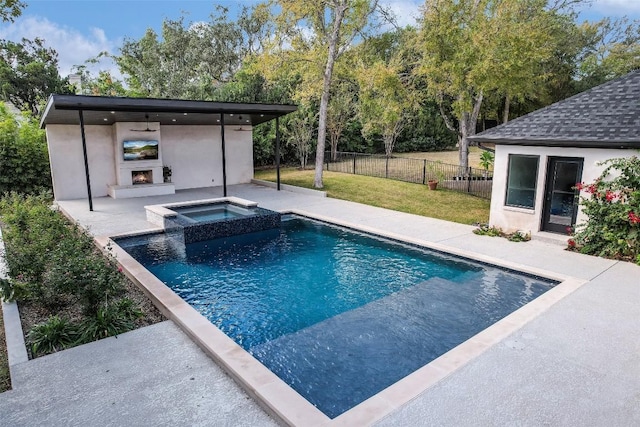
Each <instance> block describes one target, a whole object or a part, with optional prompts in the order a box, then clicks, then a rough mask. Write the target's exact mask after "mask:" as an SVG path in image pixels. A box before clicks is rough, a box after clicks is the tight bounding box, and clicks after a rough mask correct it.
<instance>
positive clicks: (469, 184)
mask: <svg viewBox="0 0 640 427" xmlns="http://www.w3.org/2000/svg"><path fill="white" fill-rule="evenodd" d="M471 173H472V171H471V166H469V174H468V178H467V181H468V183H467V193H471Z"/></svg>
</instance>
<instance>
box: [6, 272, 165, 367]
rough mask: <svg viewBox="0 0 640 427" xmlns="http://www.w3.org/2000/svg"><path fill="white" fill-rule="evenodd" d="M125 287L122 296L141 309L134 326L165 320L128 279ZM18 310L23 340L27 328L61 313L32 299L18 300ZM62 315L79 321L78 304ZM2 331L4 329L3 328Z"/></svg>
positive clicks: (31, 357)
mask: <svg viewBox="0 0 640 427" xmlns="http://www.w3.org/2000/svg"><path fill="white" fill-rule="evenodd" d="M124 283H125V288H126V292H125V294H124V295H123V297H127V298H129V299H131V300H133V301H134V302H135V303H136V305H137V306H138V307H139V308H140V310H142V312H143V314H144V315H143V316H142V317H140V318H139V319H136V321H135V328H134V329H139V328H143V327H145V326H150V325H153V324H155V323H159V322H162V321H164V320H167V318H166V317H165V316H164V315H162V313H160V311H159V310H158V309H157V308H156V306H155V305H153V303H152V302H151V301H150V300H149V298H148V297H147V296H146V295H145V294H144V293H143V292H142V290H140V288H138V286H136V285H135V284H134V283H133V282H131V281H130V280H128V279H127V280H125V282H124ZM18 310H19V311H20V321H21V323H22V332H23V333H24V335H25V342H26V340H27V337H26V335H27V333H28V332H29V330H30V329H31V328H32V327H33V326H34V325H37V324H38V323H42V322H45V321H46V320H47V319H48V318H49V317H50V316H53V315H56V314H58V315H60V314H61V313H55V312H51V311H49V310H47V309H46V308H44V307H42V306H40V305H39V304H37V303H35V302H33V301H26V302H19V303H18ZM63 316H64V317H66V318H67V319H69V320H71V321H73V322H75V321H79V320H80V319H82V318H83V316H82V313H81V306H80V304H73V305H69V306H68V308H67V309H66V310H65V312H64V314H63ZM3 331H4V330H3ZM27 353H28V354H29V359H33V358H34V357H33V355H32V354H31V349H30V348H29V345H27Z"/></svg>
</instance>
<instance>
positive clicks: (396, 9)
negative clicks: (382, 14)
mask: <svg viewBox="0 0 640 427" xmlns="http://www.w3.org/2000/svg"><path fill="white" fill-rule="evenodd" d="M423 4H424V1H415V0H391V1H383V2H381V5H382V7H384V8H386V9H389V10H391V12H393V14H394V15H395V18H396V23H397V24H398V26H399V27H406V26H407V25H412V26H414V27H415V26H416V19H417V18H418V17H419V16H420V7H421V6H422V5H423Z"/></svg>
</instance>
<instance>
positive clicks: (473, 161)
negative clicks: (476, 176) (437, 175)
mask: <svg viewBox="0 0 640 427" xmlns="http://www.w3.org/2000/svg"><path fill="white" fill-rule="evenodd" d="M481 154H482V150H481V149H480V148H479V147H469V166H471V167H473V168H478V169H482V166H480V155H481ZM393 155H394V156H396V157H409V158H412V159H427V160H432V161H434V162H442V163H447V164H450V165H457V164H459V161H458V150H457V149H454V150H451V151H427V152H415V153H393Z"/></svg>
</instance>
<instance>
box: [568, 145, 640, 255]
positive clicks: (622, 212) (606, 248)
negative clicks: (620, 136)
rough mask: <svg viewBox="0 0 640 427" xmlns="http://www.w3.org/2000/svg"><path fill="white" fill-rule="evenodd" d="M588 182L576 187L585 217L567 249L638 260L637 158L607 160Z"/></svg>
mask: <svg viewBox="0 0 640 427" xmlns="http://www.w3.org/2000/svg"><path fill="white" fill-rule="evenodd" d="M601 164H602V165H605V166H606V168H605V169H604V171H603V172H602V174H601V175H600V176H599V177H598V178H597V179H596V180H595V181H594V182H593V183H591V184H584V183H578V184H576V187H577V188H578V189H579V190H582V193H583V194H586V195H587V196H586V197H585V196H580V204H581V205H582V212H583V213H584V214H585V215H586V216H587V217H588V220H587V221H586V222H584V223H582V224H580V225H579V226H578V227H577V228H576V233H575V236H574V237H573V239H570V240H569V248H570V249H574V250H579V251H580V252H582V253H585V254H590V255H598V256H602V257H607V258H614V259H623V260H629V261H634V262H636V263H638V261H640V260H639V259H638V256H639V255H640V159H639V158H638V157H637V156H633V157H630V158H621V159H611V160H607V161H605V162H603V163H601Z"/></svg>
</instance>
